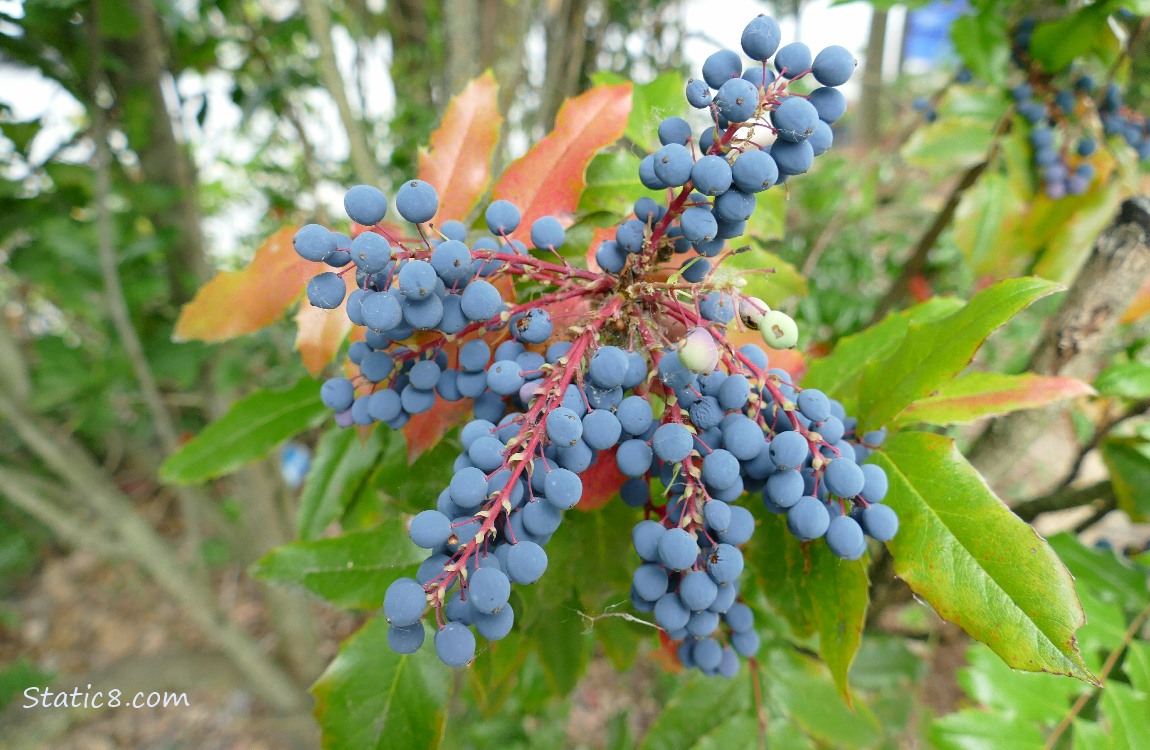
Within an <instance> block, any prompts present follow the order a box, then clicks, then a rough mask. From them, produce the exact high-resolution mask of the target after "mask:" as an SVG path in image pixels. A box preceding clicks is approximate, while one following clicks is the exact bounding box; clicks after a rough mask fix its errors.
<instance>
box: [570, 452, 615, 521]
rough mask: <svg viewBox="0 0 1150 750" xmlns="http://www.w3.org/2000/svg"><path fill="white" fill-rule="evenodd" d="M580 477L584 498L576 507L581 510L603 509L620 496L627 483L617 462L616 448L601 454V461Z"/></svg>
mask: <svg viewBox="0 0 1150 750" xmlns="http://www.w3.org/2000/svg"><path fill="white" fill-rule="evenodd" d="M579 476H580V478H581V479H582V480H583V498H582V499H581V500H580V501H579V504H578V505H576V506H575V507H576V508H578V509H579V510H596V509H598V508H602V507H603V506H604V505H606V504H607V503H608V502H609V501H610V500H611V498H613V497H615V496H616V495H618V494H619V488H620V487H622V486H623V482H626V481H627V477H626V476H624V475H623V472H621V471H619V465H618V464H617V463H616V461H615V449H614V448H611V449H610V450H605V451H603V452H602V453H600V454H599V460H597V461H596V462H595V463H594V464H592V466H591V468H589V469H587V471H585V472H583V473H582V474H580V475H579Z"/></svg>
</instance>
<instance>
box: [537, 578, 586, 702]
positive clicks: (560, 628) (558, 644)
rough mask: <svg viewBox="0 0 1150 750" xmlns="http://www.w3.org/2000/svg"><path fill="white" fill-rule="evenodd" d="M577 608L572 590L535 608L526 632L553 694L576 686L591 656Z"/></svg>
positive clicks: (559, 694)
mask: <svg viewBox="0 0 1150 750" xmlns="http://www.w3.org/2000/svg"><path fill="white" fill-rule="evenodd" d="M548 567H550V563H549V565H548ZM580 611H581V605H580V604H579V599H578V598H577V597H576V595H575V592H574V591H572V592H571V594H570V596H569V597H568V598H567V600H566V601H565V602H564V603H563V604H562V605H560V606H557V607H552V608H550V609H548V610H543V611H539V612H537V613H536V614H537V619H536V621H535V624H534V626H533V627H532V629H531V631H530V632H529V637H530V639H531V640H533V641H534V642H535V646H536V649H537V651H538V653H539V661H540V662H541V663H542V664H543V672H544V674H546V676H547V683H548V684H549V685H550V687H551V691H552V693H553V694H554V695H556V696H565V695H567V694H568V693H570V692H571V691H572V690H574V689H575V685H576V684H577V683H578V682H579V678H580V677H582V676H583V672H584V671H585V670H586V669H587V663H588V661H590V658H591V645H592V643H593V641H592V640H591V637H590V633H589V632H587V624H586V622H584V620H583V618H582V616H580V614H579V613H580Z"/></svg>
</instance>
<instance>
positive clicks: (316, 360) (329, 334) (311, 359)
mask: <svg viewBox="0 0 1150 750" xmlns="http://www.w3.org/2000/svg"><path fill="white" fill-rule="evenodd" d="M343 281H344V284H345V286H346V293H345V295H344V298H343V302H340V303H339V307H337V308H335V309H334V310H324V309H323V308H319V307H315V306H314V305H311V304H309V303H308V302H307V301H304V302H303V303H301V304H300V306H299V311H298V312H297V313H296V316H295V322H296V334H295V348H296V350H297V351H298V352H299V355H300V359H301V360H303V366H304V368H306V369H307V371H308V374H309V375H311V376H312V377H313V378H316V377H319V375H320V373H322V372H323V371H324V369H325V368H326V367H327V366H328V365H330V364H331V361H332V359H334V358H335V354H336V352H338V351H339V347H340V346H341V345H343V340H344V339H345V338H347V333H348V331H350V330H351V320H349V319H348V317H347V295H348V294H351V292H352V290H354V289H355V288H356V287H355V273H353V272H350V271H349V272H348V273H345V274H344V275H343Z"/></svg>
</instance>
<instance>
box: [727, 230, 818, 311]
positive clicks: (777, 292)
mask: <svg viewBox="0 0 1150 750" xmlns="http://www.w3.org/2000/svg"><path fill="white" fill-rule="evenodd" d="M739 242H741V240H737V239H736V240H732V244H735V245H737V244H738V243H739ZM722 267H723V268H724V269H736V270H739V271H752V272H753V271H762V270H763V269H766V268H773V269H774V273H746V274H744V275H743V277H742V278H744V279H746V281H747V285H746V287H744V288H743V289H742V290H741V291H742V293H743V294H746V295H749V296H751V297H758V298H759V299H761V300H762V301H763V302H766V303H767V304H768V305H770V306H771V307H777V306H778V305H780V304H782V303H783V301H784V300H786V299H788V298H790V297H802V296H804V295H806V293H807V282H806V279H804V278H803V276H802V274H800V273H799V270H798V269H797V268H795V267H794V266H792V265H791V264H790V263H788V262H786V261H785V260H783V259H782V258H780V257H779V256H777V255H775V254H774V253H771V252H767V251H766V250H764V249H762V247H761V246H760V245H759V243H757V242H756V243H754V246H752V247H751V249H750V250H746V251H744V252H741V253H739V254H738V255H732V256H731V257H729V258H727V260H725V261H723V266H722Z"/></svg>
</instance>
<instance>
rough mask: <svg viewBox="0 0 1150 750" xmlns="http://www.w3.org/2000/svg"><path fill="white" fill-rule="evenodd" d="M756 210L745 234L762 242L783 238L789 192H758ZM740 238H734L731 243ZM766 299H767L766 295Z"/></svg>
mask: <svg viewBox="0 0 1150 750" xmlns="http://www.w3.org/2000/svg"><path fill="white" fill-rule="evenodd" d="M757 197H758V202H757V203H756V204H755V212H754V213H753V214H751V218H749V219H747V230H746V232H745V234H744V236H746V237H750V238H752V239H755V240H759V241H760V242H772V241H774V240H781V239H782V238H783V233H784V231H785V230H786V224H787V194H786V192H785V191H783V190H767V191H765V192H762V193H758V194H757ZM738 242H739V240H732V241H731V244H732V245H734V244H736V243H738ZM764 299H766V298H765V297H764Z"/></svg>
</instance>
